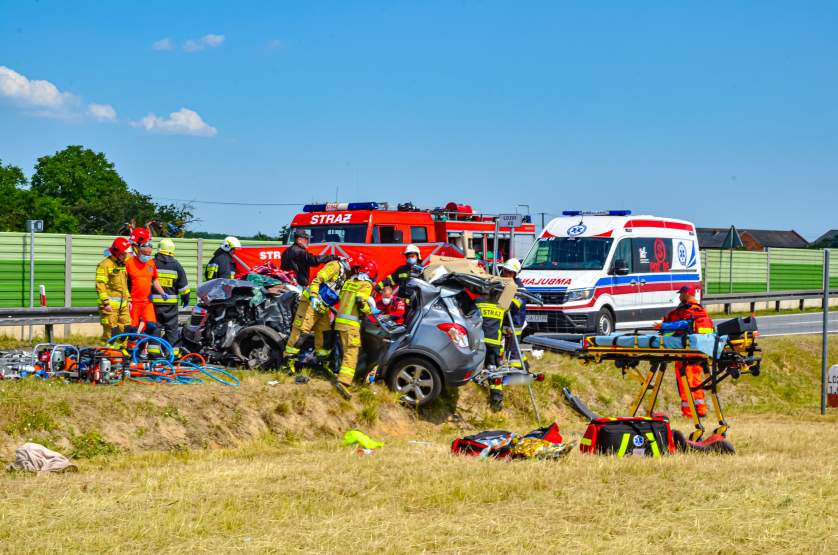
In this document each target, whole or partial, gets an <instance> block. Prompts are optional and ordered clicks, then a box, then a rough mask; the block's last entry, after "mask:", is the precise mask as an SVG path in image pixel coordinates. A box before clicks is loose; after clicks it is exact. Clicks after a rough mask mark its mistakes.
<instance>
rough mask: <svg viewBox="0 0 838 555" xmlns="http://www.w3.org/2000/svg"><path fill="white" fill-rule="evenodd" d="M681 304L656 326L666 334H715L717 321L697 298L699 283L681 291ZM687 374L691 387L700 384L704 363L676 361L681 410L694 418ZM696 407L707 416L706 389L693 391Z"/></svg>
mask: <svg viewBox="0 0 838 555" xmlns="http://www.w3.org/2000/svg"><path fill="white" fill-rule="evenodd" d="M678 294H679V298H680V300H681V304H680V305H678V308H676V309H675V310H673V311H672V312H670V313H669V314H667V315H666V318H664V319H663V322H662V323H657V324H655V328H657V329H659V330H661V331H662V332H664V333H666V334H671V335H686V334H691V333H713V332H714V328H713V320H711V319H710V316H708V315H707V311H706V310H704V307H703V306H701V305H700V304H699V303H698V301H697V300H696V298H695V286H693V285H685V286H684V287H682V288H681V289H679V290H678ZM682 373H685V374H686V377H687V384H688V385H689V387H690V389H692V388H694V387H697V386H698V385H699V384H701V382H702V381H703V373H704V367H703V366H702V365H701V364H688V363H685V362H676V363H675V377H676V382H677V384H678V393H679V394H680V395H681V413H682V414H683V415H684V416H686V417H690V418H691V417H692V411H690V404H689V402H688V397H687V392H686V391H684V388H683V387H682V385H681V378H680V376H681V374H682ZM693 400H694V401H695V410H696V412H697V413H698V415H699V416H706V415H707V404H706V403H705V401H704V390H703V389H697V390H694V391H693Z"/></svg>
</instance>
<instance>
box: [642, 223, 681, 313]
mask: <svg viewBox="0 0 838 555" xmlns="http://www.w3.org/2000/svg"><path fill="white" fill-rule="evenodd" d="M634 240H635V242H636V243H637V249H635V254H636V255H637V256H636V260H635V263H636V264H635V270H636V271H638V274H637V279H638V285H639V287H640V303H639V305H638V311H637V316H638V319H640V320H642V321H652V320H658V319H660V318H661V317H662V316H663V315H664V314H666V313H667V312H668V311H669V309H670V308H671V305H672V276H671V273H670V270H671V269H672V239H669V238H662V237H650V238H635V239H634Z"/></svg>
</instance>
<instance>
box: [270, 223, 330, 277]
mask: <svg viewBox="0 0 838 555" xmlns="http://www.w3.org/2000/svg"><path fill="white" fill-rule="evenodd" d="M309 241H311V235H309V233H308V231H306V230H305V229H295V230H294V244H293V245H291V246H290V247H288V249H286V251H285V252H284V253H282V259H281V260H280V264H279V265H280V268H281V269H282V270H285V271H286V272H294V275H295V276H296V277H297V283H298V284H299V285H300V287H306V286H308V281H309V277H310V275H311V269H312V268H313V267H314V266H320V265H321V264H326V263H329V262H332V261H335V260H338V258H339V257H338V256H336V255H334V254H326V255H317V254H311V253H310V252H308V244H309Z"/></svg>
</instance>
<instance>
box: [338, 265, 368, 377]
mask: <svg viewBox="0 0 838 555" xmlns="http://www.w3.org/2000/svg"><path fill="white" fill-rule="evenodd" d="M352 267H353V269H357V272H358V273H357V274H355V275H354V276H352V277H351V278H350V279H348V280H347V281H346V283H344V284H343V288H342V289H341V290H340V308H339V313H338V315H337V316H336V317H335V331H337V332H338V335H339V336H340V344H341V346H342V347H343V360H342V361H341V365H340V371H339V372H338V381H339V382H340V383H341V384H343V385H345V386H346V385H350V384H351V383H352V379H353V378H354V377H355V367H356V365H357V364H358V355H359V354H360V351H361V321H362V320H361V319H362V318H364V317H365V316H366V315H367V314H370V313H371V312H372V313H377V312H378V309H377V308H375V303H374V302H372V303H371V302H370V301H371V300H372V294H373V284H374V283H375V279H376V278H377V277H378V265H377V264H376V263H375V261H374V260H367V259H366V258H365V257H364V256H363V255H358V257H357V258H356V259H355V260H354V262H353V264H352Z"/></svg>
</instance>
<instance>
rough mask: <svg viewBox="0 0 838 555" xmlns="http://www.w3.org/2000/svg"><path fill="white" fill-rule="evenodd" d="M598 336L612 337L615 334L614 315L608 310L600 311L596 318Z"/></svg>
mask: <svg viewBox="0 0 838 555" xmlns="http://www.w3.org/2000/svg"><path fill="white" fill-rule="evenodd" d="M595 330H596V333H597V335H611V334H612V333H614V315H613V314H612V313H611V311H610V310H608V309H607V308H601V309H599V314H597V316H596V328H595Z"/></svg>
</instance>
